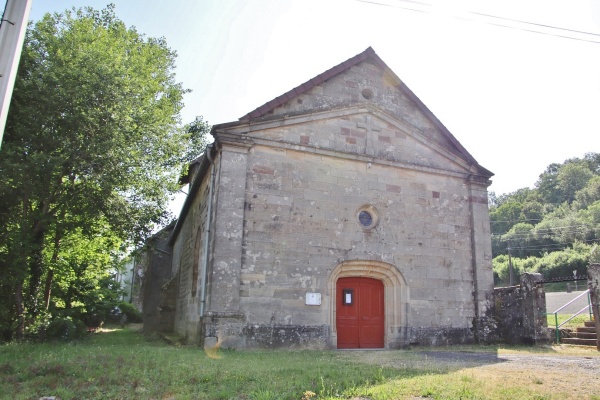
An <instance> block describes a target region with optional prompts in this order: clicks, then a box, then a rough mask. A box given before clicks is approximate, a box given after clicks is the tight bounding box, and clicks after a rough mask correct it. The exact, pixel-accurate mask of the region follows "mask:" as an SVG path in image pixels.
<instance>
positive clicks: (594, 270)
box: [588, 264, 600, 351]
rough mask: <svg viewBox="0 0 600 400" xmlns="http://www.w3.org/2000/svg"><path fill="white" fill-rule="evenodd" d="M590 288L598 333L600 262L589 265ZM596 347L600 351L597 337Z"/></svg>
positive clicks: (599, 330) (599, 317)
mask: <svg viewBox="0 0 600 400" xmlns="http://www.w3.org/2000/svg"><path fill="white" fill-rule="evenodd" d="M588 288H589V290H590V302H591V304H592V312H593V314H594V321H595V326H596V332H597V334H598V333H600V264H591V265H590V266H589V267H588ZM596 348H597V349H598V351H600V340H598V338H597V339H596Z"/></svg>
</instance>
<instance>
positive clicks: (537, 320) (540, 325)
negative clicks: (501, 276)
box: [494, 274, 551, 344]
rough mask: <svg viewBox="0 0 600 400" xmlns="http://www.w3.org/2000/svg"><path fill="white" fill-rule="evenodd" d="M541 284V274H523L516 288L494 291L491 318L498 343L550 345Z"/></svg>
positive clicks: (544, 298)
mask: <svg viewBox="0 0 600 400" xmlns="http://www.w3.org/2000/svg"><path fill="white" fill-rule="evenodd" d="M541 281H542V275H541V274H523V275H521V283H520V284H519V285H518V286H511V287H503V288H495V289H494V296H495V310H494V316H495V319H496V322H497V333H498V337H499V339H500V340H502V341H504V342H506V343H511V344H539V343H548V342H550V340H551V338H550V333H549V331H548V323H547V319H546V297H545V293H544V286H543V284H542V283H540V282H541Z"/></svg>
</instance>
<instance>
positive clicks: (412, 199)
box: [162, 48, 493, 349]
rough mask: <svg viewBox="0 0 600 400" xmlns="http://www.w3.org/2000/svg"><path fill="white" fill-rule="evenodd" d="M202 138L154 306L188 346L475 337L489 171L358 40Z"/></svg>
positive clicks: (487, 263) (483, 300)
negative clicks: (352, 52)
mask: <svg viewBox="0 0 600 400" xmlns="http://www.w3.org/2000/svg"><path fill="white" fill-rule="evenodd" d="M212 135H213V136H214V143H213V144H212V145H210V146H209V147H208V148H207V150H206V152H205V154H204V155H203V156H201V157H200V158H199V159H197V160H196V161H195V162H194V163H192V165H191V166H190V168H189V173H188V175H187V176H186V177H185V181H186V182H189V184H190V191H189V194H188V197H187V200H186V202H185V204H184V206H183V208H182V211H181V214H180V216H179V219H178V220H177V222H176V224H175V225H174V226H173V227H171V228H170V235H169V236H168V239H166V240H168V245H169V246H170V247H169V249H170V251H169V252H170V253H171V254H172V258H171V259H170V260H169V263H170V265H169V268H170V269H169V270H168V271H169V273H168V274H167V275H168V279H167V282H166V284H165V285H164V286H162V290H163V291H164V292H165V293H167V294H168V295H167V296H163V297H164V298H168V299H170V300H168V299H167V300H164V301H163V302H164V303H165V304H163V306H162V308H163V309H165V310H166V309H167V308H168V307H166V303H169V302H170V304H171V308H170V309H171V310H172V317H171V318H172V319H171V321H172V322H171V323H172V329H173V330H174V331H175V332H177V333H179V334H181V335H184V336H185V337H186V338H187V340H188V342H191V343H198V344H200V345H204V346H214V345H220V346H221V347H232V348H250V347H287V348H294V347H303V348H387V349H392V348H399V347H402V346H406V345H410V344H432V345H436V344H437V345H439V344H449V343H467V342H473V341H477V340H478V338H479V337H480V336H481V335H482V330H484V328H483V324H482V321H485V319H486V316H487V314H488V312H489V310H490V309H491V307H492V305H493V304H492V303H493V301H492V299H493V297H492V296H493V275H492V265H491V244H490V224H489V214H488V205H487V187H488V186H489V185H490V183H491V182H490V180H489V179H490V177H491V176H492V175H493V174H492V173H491V172H490V171H488V170H487V169H485V168H483V167H482V166H481V165H479V163H478V162H477V161H476V160H475V159H474V158H473V156H472V155H471V154H469V152H468V151H467V150H466V149H465V148H464V147H463V146H462V145H461V144H460V143H459V142H458V140H457V139H456V138H455V137H454V136H453V135H452V134H451V133H450V132H449V131H448V129H446V128H445V127H444V125H442V123H441V122H440V121H439V120H438V119H437V118H436V117H435V116H434V115H433V114H432V113H431V111H429V109H428V108H427V107H426V106H425V105H424V104H423V103H422V102H421V101H420V100H419V98H418V97H417V96H416V95H415V94H414V93H413V92H412V91H411V90H410V89H409V88H408V87H407V86H406V85H405V84H404V83H403V82H402V81H401V80H400V78H398V76H396V74H395V73H394V72H393V71H392V70H391V69H390V68H389V67H388V66H387V65H386V64H385V63H384V62H383V61H382V60H381V58H379V56H377V54H376V53H375V52H374V51H373V49H371V48H368V49H366V50H365V51H364V52H362V53H360V54H358V55H356V56H354V57H352V58H350V59H348V60H346V61H344V62H342V63H341V64H339V65H336V66H335V67H333V68H331V69H329V70H327V71H325V72H323V73H322V74H320V75H318V76H316V77H314V78H313V79H311V80H309V81H308V82H305V83H303V84H302V85H300V86H298V87H296V88H294V89H292V90H290V91H289V92H287V93H284V94H282V95H281V96H279V97H277V98H275V99H273V100H271V101H269V102H268V103H266V104H264V105H262V106H260V107H259V108H257V109H256V110H254V111H251V112H249V113H248V114H246V115H244V116H243V117H241V118H240V119H239V120H238V121H235V122H229V123H224V124H220V125H215V126H214V127H213V129H212ZM162 251H163V254H164V253H167V251H166V250H162Z"/></svg>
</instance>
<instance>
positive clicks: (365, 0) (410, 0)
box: [355, 0, 600, 43]
mask: <svg viewBox="0 0 600 400" xmlns="http://www.w3.org/2000/svg"><path fill="white" fill-rule="evenodd" d="M355 1H357V2H359V3H367V4H373V5H378V6H384V7H391V8H400V9H403V10H409V11H415V12H421V13H425V14H432V12H431V11H429V10H422V9H418V8H410V7H406V6H401V5H398V4H395V5H392V4H386V3H380V2H378V1H374V0H355ZM396 1H398V2H404V3H412V4H417V5H419V6H425V7H433V5H432V4H429V3H423V2H419V1H413V0H396ZM466 13H467V14H470V15H474V16H477V17H485V18H490V19H496V20H501V21H510V22H515V23H519V24H524V25H526V26H528V25H531V26H535V27H544V28H548V29H554V30H557V31H564V32H572V33H579V34H583V35H589V36H595V37H598V38H599V39H600V34H598V33H592V32H585V31H579V30H574V29H568V28H560V27H557V26H552V25H545V24H538V23H535V22H528V21H523V20H518V19H511V18H505V17H499V16H496V15H491V14H484V13H476V12H470V11H469V12H466ZM445 16H447V17H450V18H455V19H458V20H465V21H470V22H480V23H484V24H487V25H492V26H498V27H502V28H507V29H515V30H521V31H525V32H531V33H537V34H540V35H547V36H554V37H560V38H563V39H570V40H577V41H581V42H589V43H600V40H590V39H583V38H578V37H574V36H567V35H564V34H563V35H560V34H555V33H549V32H543V31H540V30H535V29H533V28H524V27H516V26H510V25H506V24H501V23H497V22H491V21H485V20H484V19H481V18H476V19H473V18H467V17H462V16H458V15H448V14H446V15H445Z"/></svg>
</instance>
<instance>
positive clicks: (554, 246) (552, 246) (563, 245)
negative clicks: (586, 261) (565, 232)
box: [511, 239, 600, 250]
mask: <svg viewBox="0 0 600 400" xmlns="http://www.w3.org/2000/svg"><path fill="white" fill-rule="evenodd" d="M597 242H600V239H589V240H578V241H575V242H567V243H552V244H547V245H536V246H519V247H511V250H537V249H557V248H566V247H567V246H570V245H573V244H575V243H597Z"/></svg>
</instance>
